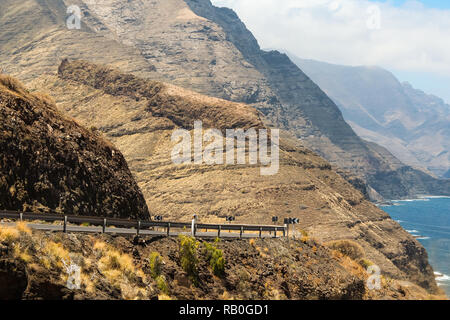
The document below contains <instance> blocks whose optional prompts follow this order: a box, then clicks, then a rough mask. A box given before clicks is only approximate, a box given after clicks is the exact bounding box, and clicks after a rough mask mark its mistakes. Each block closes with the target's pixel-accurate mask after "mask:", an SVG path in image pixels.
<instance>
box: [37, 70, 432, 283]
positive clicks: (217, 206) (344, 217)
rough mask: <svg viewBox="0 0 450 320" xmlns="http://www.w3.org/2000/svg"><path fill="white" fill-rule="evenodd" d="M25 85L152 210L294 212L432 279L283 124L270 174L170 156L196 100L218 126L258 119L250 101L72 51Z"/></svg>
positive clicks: (416, 248)
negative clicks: (112, 150)
mask: <svg viewBox="0 0 450 320" xmlns="http://www.w3.org/2000/svg"><path fill="white" fill-rule="evenodd" d="M81 69H83V70H84V71H83V72H78V71H79V70H81ZM78 76H80V78H78ZM98 77H101V79H103V80H102V81H100V83H101V85H100V84H97V83H94V82H93V81H92V79H98ZM123 79H127V81H129V83H130V87H128V86H127V83H126V82H124V81H123ZM116 81H117V82H116ZM89 84H91V85H92V86H91V85H89ZM33 85H34V87H35V88H41V89H42V88H45V89H46V90H48V91H50V92H52V94H53V95H54V96H55V99H56V100H57V102H58V106H59V108H60V109H61V110H64V111H65V112H67V113H69V114H70V115H72V116H74V117H76V118H77V119H79V121H81V122H82V123H83V124H85V125H87V126H95V127H97V128H98V129H99V130H100V131H102V132H103V133H104V134H105V135H106V136H107V137H108V138H109V139H110V140H111V141H112V142H113V143H114V144H115V145H116V146H117V147H118V148H119V149H120V150H121V151H122V152H123V153H124V155H125V157H126V159H127V161H128V164H129V166H130V168H131V170H132V172H133V173H134V175H135V176H136V179H137V181H138V184H139V186H140V187H141V189H142V190H143V193H144V195H145V197H146V200H147V203H148V205H149V207H150V208H151V210H152V212H154V213H155V214H161V215H163V216H164V217H165V218H166V219H180V220H188V219H190V218H191V216H192V214H194V213H196V214H198V215H199V217H200V219H201V221H204V222H224V217H225V216H227V215H233V216H236V217H237V222H245V223H247V222H248V223H251V222H253V223H255V222H257V223H271V217H272V216H274V215H277V216H279V217H280V219H281V220H282V219H283V218H284V217H288V216H289V217H298V218H299V219H300V226H299V227H300V228H301V229H304V230H307V231H308V232H309V233H310V234H311V235H312V236H313V237H316V238H318V239H320V240H322V241H327V240H335V239H355V240H357V241H358V243H360V244H361V245H362V246H363V247H364V249H365V251H366V253H367V256H368V257H369V258H370V259H371V260H373V261H374V262H375V263H377V264H378V265H379V266H380V267H381V268H382V270H383V272H384V273H386V274H389V275H392V276H393V277H396V278H400V279H410V280H412V281H414V282H416V283H418V284H420V285H422V286H423V287H425V288H427V289H430V290H435V289H436V285H435V282H434V276H433V272H432V269H431V267H430V266H429V265H428V262H427V254H426V252H425V250H424V249H423V247H422V246H421V245H420V244H419V243H418V242H417V241H416V240H415V239H414V238H413V237H411V236H410V235H409V234H408V233H407V232H405V231H404V230H403V229H402V228H401V227H400V225H399V224H397V223H396V222H395V221H393V220H392V219H390V217H389V216H388V215H387V214H386V213H384V212H383V211H382V210H380V209H378V208H377V207H376V206H374V205H373V204H371V203H370V202H368V201H366V200H365V198H364V196H363V195H362V194H361V193H360V192H359V191H357V190H355V189H354V188H353V187H352V186H351V185H350V184H349V183H348V182H346V181H345V180H344V179H343V178H342V177H341V176H340V175H338V174H337V173H336V172H335V171H333V169H332V167H331V165H330V164H329V163H328V162H326V161H325V160H323V159H322V158H320V157H319V156H317V155H316V154H314V153H313V152H311V151H309V150H307V149H305V148H304V147H302V146H300V145H298V143H297V142H295V139H292V138H291V137H290V136H289V134H287V133H283V134H282V138H281V140H280V148H281V150H280V169H279V173H278V174H276V175H274V176H261V174H260V168H259V167H258V166H254V165H235V166H233V165H229V166H226V165H205V164H203V165H175V164H174V163H172V161H171V150H172V148H173V146H174V143H173V142H172V141H171V134H172V132H173V131H174V130H175V129H177V128H179V127H180V125H183V128H187V129H190V128H192V123H191V121H193V120H194V119H195V117H196V116H197V113H196V112H197V110H199V109H200V110H203V109H202V108H203V107H206V106H210V105H212V106H213V107H212V110H213V111H212V112H209V113H203V114H202V116H201V118H200V119H201V120H203V122H204V123H212V124H215V123H218V124H219V126H220V128H227V127H230V128H231V127H233V126H236V125H237V124H239V126H242V127H244V128H250V127H261V128H262V127H263V125H262V122H261V121H260V119H259V116H258V113H257V112H256V111H255V110H254V109H253V108H251V107H249V106H246V105H244V104H237V103H232V102H229V101H225V100H219V99H217V98H209V97H206V96H202V95H199V94H196V93H194V92H190V91H187V90H184V89H179V88H176V87H174V86H172V85H166V84H164V83H160V82H154V81H144V80H141V79H138V78H135V77H132V76H129V75H126V74H120V73H118V72H117V71H114V70H109V71H108V68H105V67H95V66H93V65H91V64H87V63H86V62H79V61H78V62H65V63H63V64H62V65H61V67H60V73H59V76H47V77H42V78H40V79H38V80H36V81H34V83H33ZM94 87H96V88H94ZM131 88H132V90H131ZM155 88H158V93H156V94H147V93H146V90H148V91H149V92H153V93H154V92H155ZM107 92H109V93H107ZM136 93H138V95H136ZM146 96H148V97H150V98H147V97H146ZM155 99H156V100H155ZM152 101H171V102H173V104H171V103H169V104H164V105H161V106H159V108H157V112H154V110H155V109H152V108H155V107H156V106H153V107H150V108H149V106H152V105H153V104H152ZM193 101H196V103H194V104H193V105H192V106H191V103H192V102H193ZM202 106H203V107H202ZM214 106H222V107H221V108H217V109H216V108H214ZM173 110H178V112H179V113H180V114H183V119H184V120H183V121H177V123H178V124H177V123H175V122H174V121H173V120H172V119H171V118H173ZM243 114H245V115H246V116H245V117H240V116H241V115H243ZM227 115H229V116H227ZM184 126H185V127H184ZM205 127H207V125H205Z"/></svg>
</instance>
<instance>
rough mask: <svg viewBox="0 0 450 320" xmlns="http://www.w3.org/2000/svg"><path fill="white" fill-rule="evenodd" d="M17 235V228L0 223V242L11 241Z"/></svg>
mask: <svg viewBox="0 0 450 320" xmlns="http://www.w3.org/2000/svg"><path fill="white" fill-rule="evenodd" d="M19 237H20V232H19V230H17V228H14V227H7V226H2V225H0V242H6V243H12V242H13V241H15V240H17V239H19Z"/></svg>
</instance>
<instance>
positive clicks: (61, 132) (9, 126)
mask: <svg viewBox="0 0 450 320" xmlns="http://www.w3.org/2000/svg"><path fill="white" fill-rule="evenodd" d="M0 125H1V134H0V150H1V153H0V209H3V210H5V209H6V210H32V211H36V210H41V211H56V212H62V213H66V214H79V215H98V216H110V217H125V218H128V217H130V218H137V217H139V218H143V219H146V218H149V212H148V209H147V205H146V204H145V200H144V197H143V196H142V193H141V191H140V190H139V188H138V186H137V185H136V182H135V181H134V179H133V177H132V175H131V173H130V171H129V169H128V166H127V163H126V162H125V159H124V158H123V156H122V154H121V153H120V152H119V151H118V150H117V149H116V148H115V147H113V146H112V145H111V144H110V143H108V142H106V141H105V140H103V139H102V138H101V137H100V136H99V135H97V134H95V133H93V132H90V131H89V130H86V129H84V128H83V127H81V126H80V125H78V124H77V123H76V122H75V121H73V120H69V119H66V118H64V117H63V116H62V115H61V114H60V113H59V112H58V111H57V110H56V107H55V105H54V104H53V103H52V102H50V101H49V100H48V99H47V98H45V97H43V96H42V95H33V94H30V93H29V92H28V91H27V90H26V89H25V88H23V87H22V85H21V84H20V83H19V82H17V81H16V80H14V79H13V78H10V77H8V76H5V75H0Z"/></svg>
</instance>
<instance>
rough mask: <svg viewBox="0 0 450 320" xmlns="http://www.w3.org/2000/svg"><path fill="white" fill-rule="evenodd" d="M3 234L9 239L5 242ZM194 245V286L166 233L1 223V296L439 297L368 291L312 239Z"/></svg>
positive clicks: (403, 289) (402, 286) (387, 282)
mask: <svg viewBox="0 0 450 320" xmlns="http://www.w3.org/2000/svg"><path fill="white" fill-rule="evenodd" d="M7 231H9V232H13V233H14V235H15V236H14V237H13V238H12V239H11V237H10V238H9V239H7V240H5V239H4V238H3V237H2V235H3V234H4V233H6V232H7ZM198 244H199V248H198V250H197V253H196V254H197V258H198V260H197V263H196V269H197V275H198V280H197V285H196V286H194V285H193V284H192V280H191V278H190V276H191V274H188V273H187V272H186V271H185V270H184V268H183V266H182V264H181V262H180V259H179V257H180V256H181V253H180V242H179V240H176V239H173V238H139V239H137V238H134V239H133V238H132V236H129V237H118V236H113V235H97V236H93V235H85V234H71V235H70V236H67V235H64V234H61V233H45V232H38V231H33V232H31V230H29V229H28V228H27V227H26V226H24V225H23V224H22V225H19V227H18V228H10V229H4V228H2V227H1V226H0V252H1V253H2V256H1V259H0V300H18V299H26V300H42V299H46V300H60V299H64V300H86V299H89V300H104V299H108V300H116V299H122V300H124V299H125V300H155V299H165V300H167V299H182V300H195V299H197V300H210V299H224V300H227V299H246V300H252V299H258V300H262V299H263V300H273V299H274V300H279V299H293V300H304V299H345V300H350V299H389V300H391V299H398V300H407V299H410V300H413V299H414V300H415V299H446V297H445V296H443V295H442V296H435V295H430V294H429V293H428V292H426V291H425V290H424V289H423V288H420V287H418V286H417V285H414V284H412V283H410V282H407V281H397V280H394V279H390V278H383V279H382V281H381V289H380V290H369V289H368V288H367V285H366V283H367V278H368V277H369V275H368V274H367V273H366V272H365V271H364V269H363V268H362V267H361V266H360V265H359V264H358V263H357V262H355V261H353V260H351V259H350V258H349V257H347V256H343V255H342V254H339V252H337V251H331V250H329V249H328V248H327V247H325V246H323V245H321V244H319V243H317V242H316V241H313V240H305V239H304V240H303V241H299V240H297V241H293V240H290V241H289V242H288V241H286V240H280V239H264V240H256V241H255V240H253V241H246V240H232V241H230V240H229V241H224V242H219V243H208V242H206V241H199V242H198ZM206 245H209V246H214V247H215V248H216V250H221V251H222V252H223V257H224V261H225V266H226V268H225V272H224V273H223V274H221V275H220V277H218V276H215V275H214V272H213V270H212V268H211V265H210V262H209V258H208V253H207V252H206V250H205V248H206ZM152 257H153V260H152ZM155 257H158V259H155ZM63 261H65V262H66V264H69V262H70V265H77V266H79V267H80V280H81V281H80V283H79V284H80V287H79V288H69V287H68V286H67V280H68V279H69V276H71V277H72V278H75V276H74V274H73V273H71V274H69V271H68V270H66V269H65V268H64V265H63ZM109 261H115V263H110V262H109ZM154 261H156V262H154ZM108 262H109V263H108ZM155 274H156V275H157V276H158V277H156V275H155ZM155 278H156V279H155ZM75 279H76V278H75ZM177 313H178V311H176V312H174V314H177Z"/></svg>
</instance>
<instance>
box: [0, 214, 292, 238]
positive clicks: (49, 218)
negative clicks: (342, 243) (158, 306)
mask: <svg viewBox="0 0 450 320" xmlns="http://www.w3.org/2000/svg"><path fill="white" fill-rule="evenodd" d="M0 218H2V219H12V220H19V221H46V222H55V221H61V222H63V230H62V231H63V232H67V225H68V224H69V223H73V224H85V223H88V224H89V225H92V226H100V227H102V232H103V233H106V228H107V227H111V226H113V227H120V228H128V229H135V230H136V234H137V235H139V233H140V231H141V230H145V229H150V228H162V229H164V230H165V234H166V235H167V236H170V232H171V231H173V229H183V230H185V229H187V230H191V232H192V234H193V235H194V236H195V235H196V233H197V232H198V230H206V231H208V230H215V231H217V237H219V238H220V237H221V233H222V232H226V231H229V232H231V231H239V233H237V234H236V238H242V236H243V234H244V233H245V232H246V231H256V232H257V233H258V236H259V237H260V238H261V237H262V234H263V232H269V233H270V234H271V235H272V233H273V236H274V237H275V238H276V237H277V233H278V232H281V234H282V236H283V237H285V236H286V233H287V226H286V225H285V226H276V225H251V224H239V225H238V224H206V223H196V224H195V227H194V229H193V230H192V222H161V221H142V220H126V219H116V218H101V217H89V216H72V215H58V214H47V213H31V212H18V211H7V210H0ZM71 232H72V231H71ZM229 236H230V235H229Z"/></svg>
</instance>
